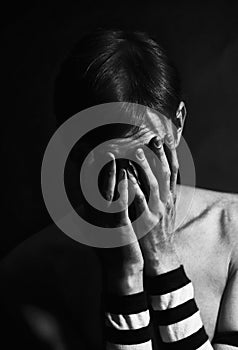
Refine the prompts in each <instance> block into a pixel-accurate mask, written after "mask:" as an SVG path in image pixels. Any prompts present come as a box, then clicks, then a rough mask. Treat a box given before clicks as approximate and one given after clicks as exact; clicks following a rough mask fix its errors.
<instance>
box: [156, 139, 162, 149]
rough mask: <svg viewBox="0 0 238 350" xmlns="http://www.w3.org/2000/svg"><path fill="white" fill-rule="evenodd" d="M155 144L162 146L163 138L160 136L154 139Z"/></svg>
mask: <svg viewBox="0 0 238 350" xmlns="http://www.w3.org/2000/svg"><path fill="white" fill-rule="evenodd" d="M154 145H155V147H156V148H160V147H161V146H162V142H161V140H160V139H159V138H156V139H155V140H154Z"/></svg>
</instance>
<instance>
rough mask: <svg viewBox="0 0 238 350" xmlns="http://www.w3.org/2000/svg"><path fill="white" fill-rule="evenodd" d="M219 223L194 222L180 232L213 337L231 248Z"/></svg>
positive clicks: (183, 255)
mask: <svg viewBox="0 0 238 350" xmlns="http://www.w3.org/2000/svg"><path fill="white" fill-rule="evenodd" d="M220 233H221V232H220V227H219V224H215V223H214V222H213V225H209V224H208V223H207V224H206V225H201V224H198V225H193V226H192V227H190V228H189V230H184V231H182V232H180V234H179V236H178V238H177V240H176V249H177V253H178V255H179V258H180V261H181V262H182V264H183V265H184V267H185V271H186V273H187V275H188V277H189V278H190V280H191V281H192V283H193V286H194V292H195V300H196V303H197V305H198V307H199V310H200V314H201V318H202V321H203V324H204V326H205V329H206V331H207V334H208V335H209V338H210V339H212V338H213V335H214V332H215V327H216V322H217V318H218V312H219V307H220V303H221V298H222V294H223V291H224V288H225V285H226V279H227V275H228V266H229V249H228V247H227V245H226V244H225V242H224V240H223V239H222V237H221V235H220Z"/></svg>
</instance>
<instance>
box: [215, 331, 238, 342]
mask: <svg viewBox="0 0 238 350" xmlns="http://www.w3.org/2000/svg"><path fill="white" fill-rule="evenodd" d="M212 344H226V345H231V346H238V331H233V332H218V333H216V334H215V336H214V338H213V340H212Z"/></svg>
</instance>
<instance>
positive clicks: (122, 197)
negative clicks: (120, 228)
mask: <svg viewBox="0 0 238 350" xmlns="http://www.w3.org/2000/svg"><path fill="white" fill-rule="evenodd" d="M118 180H119V183H118V192H119V199H118V205H119V210H120V212H122V213H123V217H124V218H126V219H128V217H129V216H128V179H127V173H126V170H125V169H121V170H120V173H119V179H118Z"/></svg>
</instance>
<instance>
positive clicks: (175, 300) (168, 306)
mask: <svg viewBox="0 0 238 350" xmlns="http://www.w3.org/2000/svg"><path fill="white" fill-rule="evenodd" d="M147 284H148V291H149V295H150V303H151V309H152V312H153V319H154V320H155V323H156V324H157V326H158V331H159V332H160V337H161V340H162V342H163V348H164V349H165V350H175V349H176V350H177V349H183V350H186V349H188V350H195V349H199V350H212V349H213V347H212V345H211V343H210V341H209V339H208V336H207V334H206V331H205V329H204V326H203V323H202V320H201V317H200V312H199V310H198V307H197V305H196V302H195V300H194V289H193V285H192V282H191V281H190V280H189V279H188V277H187V276H186V273H185V271H184V268H183V266H182V265H181V266H180V267H179V268H177V269H175V270H172V271H169V272H167V273H164V274H162V275H158V276H156V277H152V278H150V279H149V280H148V281H147Z"/></svg>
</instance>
